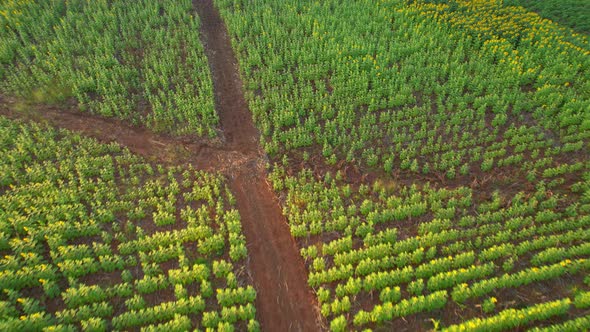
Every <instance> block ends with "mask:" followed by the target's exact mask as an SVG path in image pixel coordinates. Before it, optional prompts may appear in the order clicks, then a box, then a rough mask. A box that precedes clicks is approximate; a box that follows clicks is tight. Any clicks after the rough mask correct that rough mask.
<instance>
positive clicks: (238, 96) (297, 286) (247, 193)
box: [193, 0, 321, 331]
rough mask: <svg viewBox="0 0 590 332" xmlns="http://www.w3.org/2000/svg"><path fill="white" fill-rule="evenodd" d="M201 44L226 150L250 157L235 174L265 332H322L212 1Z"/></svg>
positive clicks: (207, 0) (201, 0) (203, 9)
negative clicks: (207, 65) (206, 59)
mask: <svg viewBox="0 0 590 332" xmlns="http://www.w3.org/2000/svg"><path fill="white" fill-rule="evenodd" d="M193 5H194V7H195V9H196V10H197V13H198V14H199V16H200V18H201V39H202V41H203V44H204V46H205V53H206V55H207V58H208V60H209V67H210V70H211V74H212V77H213V88H214V91H215V108H216V110H217V112H218V114H219V118H220V120H221V127H222V128H223V133H224V135H225V139H226V145H227V146H228V147H229V148H230V149H232V150H235V151H239V152H240V153H242V154H243V155H245V156H248V158H247V161H246V162H245V163H243V164H242V166H241V167H239V168H237V169H235V171H234V172H232V173H231V174H230V175H229V178H230V187H231V189H232V191H233V193H234V194H235V195H236V200H237V205H238V210H239V211H240V215H241V217H242V225H243V230H244V234H245V236H246V241H247V245H248V253H249V256H250V262H249V265H250V266H249V267H250V269H251V271H252V277H253V279H254V286H255V288H256V290H257V292H258V297H257V299H256V307H257V310H258V318H259V319H260V324H261V325H262V329H263V330H265V331H317V330H320V322H321V319H320V315H319V310H318V306H317V303H316V302H315V300H314V297H313V296H312V293H311V289H310V288H309V286H308V285H307V271H306V269H305V266H304V264H303V259H302V258H301V256H300V255H299V250H298V249H297V245H296V243H295V241H294V239H293V237H292V236H291V233H290V231H289V226H288V225H287V221H286V219H285V217H284V216H283V214H282V209H281V206H280V204H279V201H278V199H277V197H276V195H275V193H274V192H273V190H272V189H271V186H270V185H269V183H268V181H267V174H266V170H265V168H264V164H265V162H264V160H265V159H266V157H265V155H264V153H263V152H262V151H261V150H260V148H259V144H258V143H259V142H258V137H259V133H258V130H256V128H255V127H254V124H253V122H252V116H251V113H250V111H249V110H248V105H247V103H246V101H245V99H244V94H243V91H242V82H241V80H240V76H239V74H238V67H237V61H236V59H235V56H234V53H233V49H232V47H231V42H230V38H229V36H228V34H227V30H226V28H225V24H224V23H223V21H222V19H221V17H220V15H219V12H218V11H217V9H216V8H215V7H214V5H213V2H212V0H195V1H193Z"/></svg>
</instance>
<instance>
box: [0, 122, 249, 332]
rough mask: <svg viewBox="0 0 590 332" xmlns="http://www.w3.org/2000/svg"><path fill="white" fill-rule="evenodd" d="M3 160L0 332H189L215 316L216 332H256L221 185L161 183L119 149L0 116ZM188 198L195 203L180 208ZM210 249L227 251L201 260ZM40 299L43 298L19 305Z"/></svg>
mask: <svg viewBox="0 0 590 332" xmlns="http://www.w3.org/2000/svg"><path fill="white" fill-rule="evenodd" d="M0 149H1V150H2V155H3V158H2V159H1V160H0V169H2V170H3V171H5V172H6V173H7V174H10V177H9V178H8V177H7V178H5V182H4V183H2V184H1V185H0V193H1V194H0V235H1V237H2V239H4V240H3V241H4V242H3V243H4V244H3V245H4V247H3V249H2V250H3V252H4V253H5V255H4V257H3V258H2V259H0V266H2V268H1V269H0V287H2V290H3V292H2V293H1V294H0V315H1V316H2V319H0V330H3V331H4V330H6V331H12V330H42V329H43V328H47V329H49V330H61V331H70V330H74V328H73V327H72V326H74V325H75V326H76V327H77V328H81V329H82V330H88V331H106V330H113V329H117V330H123V329H125V330H126V329H142V330H143V329H145V330H147V331H168V330H173V331H185V330H188V329H194V328H200V325H198V324H197V325H196V326H195V325H194V324H193V322H192V320H191V318H190V317H191V315H195V314H200V313H201V312H204V311H206V310H209V311H211V310H217V311H214V312H215V314H216V315H217V316H216V317H218V318H219V319H218V321H217V322H216V324H215V325H214V327H217V325H218V324H222V325H223V326H225V327H224V328H227V329H231V328H233V327H234V326H235V325H236V324H241V321H243V322H246V323H247V324H248V326H249V329H251V330H252V331H256V330H257V327H258V325H257V322H256V320H255V310H254V308H253V306H252V304H253V303H254V301H255V299H256V292H255V291H254V289H253V288H252V287H251V286H249V285H241V284H240V285H239V286H238V280H237V278H236V273H237V272H238V271H241V270H242V269H243V264H244V258H245V256H246V255H247V252H245V251H243V252H242V251H240V253H239V255H237V254H232V251H231V248H238V247H239V248H242V247H243V250H245V240H244V238H243V235H242V234H241V224H240V222H239V214H238V213H237V210H235V208H234V207H233V205H228V204H227V202H231V200H230V199H229V197H227V196H226V195H227V194H228V192H229V191H228V190H227V187H226V186H225V183H224V181H223V179H222V177H221V176H219V175H216V174H210V173H206V172H201V171H195V170H193V169H190V168H187V169H182V168H180V167H178V168H176V167H170V168H164V167H158V170H157V171H155V172H154V169H153V168H152V165H150V164H148V163H145V162H144V161H143V160H142V159H140V158H138V157H136V156H134V155H132V154H130V153H129V152H128V151H127V150H124V149H122V148H120V147H119V146H117V145H114V144H110V145H103V144H99V143H97V142H96V141H94V140H90V139H86V138H81V137H80V136H77V135H74V134H72V133H69V132H67V131H58V130H54V129H51V128H49V127H45V126H38V125H25V124H20V123H17V122H12V121H9V120H7V119H5V118H2V117H0ZM181 173H182V175H181ZM134 177H137V179H141V180H138V181H135V180H134ZM180 177H184V178H185V179H186V180H187V182H188V183H189V185H187V186H183V187H182V188H181V186H180V185H179V183H178V182H177V179H178V178H180ZM185 194H190V195H191V198H196V200H195V201H191V202H189V201H185V202H186V203H185V204H184V205H183V204H180V203H179V202H180V200H179V197H181V195H185ZM176 203H178V204H176ZM131 211H143V212H144V217H137V214H134V213H135V212H134V213H130V212H131ZM158 213H166V214H167V215H168V217H166V218H171V220H172V221H171V222H161V220H162V219H158V218H160V217H158ZM148 215H154V218H153V220H149V219H144V218H145V216H148ZM170 216H172V217H170ZM181 225H183V226H181ZM205 239H213V240H210V241H215V243H221V245H218V244H216V245H215V246H213V249H214V250H211V251H207V252H206V253H204V254H200V253H199V250H197V249H199V241H201V240H205ZM227 243H229V244H230V245H229V246H226V244H227ZM195 245H196V246H195ZM202 247H203V246H202ZM240 250H242V249H240ZM227 256H229V257H231V261H226V260H225V259H224V257H227ZM166 265H168V266H169V267H168V268H167V269H166V270H164V269H163V266H166ZM119 276H120V279H119ZM34 289H37V290H39V291H38V292H36V291H33V293H35V294H37V295H38V298H32V297H25V296H24V295H23V294H26V292H29V291H30V290H34ZM188 289H191V291H190V292H188V291H187V290H188ZM215 291H217V297H213V295H214V294H215ZM195 292H196V293H195ZM162 296H169V297H170V298H169V300H166V301H160V300H158V298H159V297H162ZM51 299H53V300H51ZM154 299H156V300H155V301H154ZM51 303H53V305H54V309H53V310H54V311H53V312H51V313H50V312H48V311H47V310H48V308H49V305H50V304H51ZM221 307H223V309H227V310H226V312H225V313H224V312H223V311H222V309H214V308H221ZM115 308H116V309H115ZM220 326H221V325H220ZM258 330H259V328H258Z"/></svg>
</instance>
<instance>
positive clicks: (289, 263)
mask: <svg viewBox="0 0 590 332" xmlns="http://www.w3.org/2000/svg"><path fill="white" fill-rule="evenodd" d="M193 4H194V8H195V9H196V11H197V13H198V14H199V16H200V17H201V39H202V41H203V44H204V46H205V53H206V55H207V57H208V60H209V66H210V70H211V73H212V78H213V87H214V91H215V107H216V110H217V112H218V114H219V117H220V120H221V128H222V132H223V135H224V137H223V138H222V139H221V140H218V141H203V140H196V139H194V137H193V138H191V137H180V138H179V137H172V136H169V135H166V134H157V133H154V132H152V131H150V130H148V129H145V128H142V127H137V126H131V125H129V124H128V123H125V122H124V121H121V120H116V119H110V118H102V117H98V116H93V115H90V114H88V113H81V112H80V111H79V110H78V109H77V105H76V103H75V102H72V101H70V102H68V103H65V104H60V105H39V104H33V103H26V102H22V101H20V100H17V99H13V98H9V97H5V96H2V95H0V115H4V116H6V117H8V118H12V119H25V120H31V121H35V122H46V123H48V124H50V125H52V126H54V127H57V128H64V129H68V130H71V131H74V132H78V133H80V134H82V135H85V136H89V137H93V138H95V139H97V140H98V141H100V142H103V143H110V142H116V143H118V144H120V145H122V146H125V147H126V148H128V149H129V150H130V151H131V152H133V153H136V154H139V155H141V156H143V157H144V158H146V159H147V160H149V161H153V162H159V163H164V164H172V165H188V164H191V165H192V166H193V167H194V168H196V169H200V170H206V171H212V172H220V173H222V174H224V175H225V176H226V177H227V178H228V181H229V185H230V188H231V189H232V192H233V193H234V195H235V197H236V202H237V206H238V210H239V211H240V215H241V218H242V225H243V232H244V235H245V236H246V244H247V247H248V253H249V260H248V263H247V264H248V268H249V270H250V271H251V275H252V278H253V282H254V287H255V288H256V291H257V299H256V308H257V318H258V320H259V321H260V324H261V327H262V330H263V331H273V332H274V331H281V332H282V331H318V330H323V329H325V323H323V321H322V319H321V315H320V313H319V307H318V304H317V301H316V300H315V297H314V296H313V294H312V292H311V289H310V288H309V286H308V284H307V270H306V269H305V265H304V263H303V259H302V258H301V256H300V255H299V250H298V247H297V244H296V243H295V241H294V239H293V237H292V236H291V233H290V231H289V226H288V224H287V221H286V218H285V216H284V215H283V214H282V209H281V206H280V203H279V200H278V198H277V196H276V194H275V193H274V192H273V190H272V188H271V186H270V184H269V183H268V180H267V172H266V169H265V167H264V165H265V164H266V160H267V158H266V155H265V154H264V152H263V151H262V150H261V149H260V147H259V142H258V137H259V133H258V130H257V129H256V127H255V126H254V124H253V122H252V118H251V114H250V111H249V110H248V105H247V103H246V101H245V99H244V95H243V91H242V82H241V80H240V77H239V74H238V68H237V65H236V59H235V56H234V53H233V50H232V48H231V43H230V39H229V37H228V34H227V31H226V28H225V25H224V23H223V21H222V20H221V18H220V16H219V13H218V11H217V10H216V9H215V7H214V5H213V3H212V0H195V1H194V2H193Z"/></svg>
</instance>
